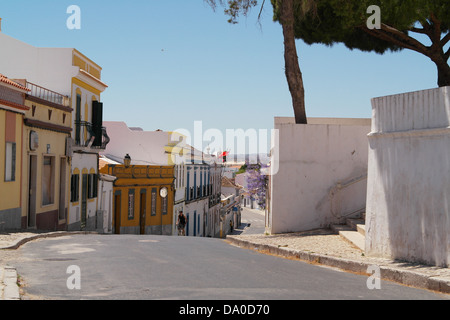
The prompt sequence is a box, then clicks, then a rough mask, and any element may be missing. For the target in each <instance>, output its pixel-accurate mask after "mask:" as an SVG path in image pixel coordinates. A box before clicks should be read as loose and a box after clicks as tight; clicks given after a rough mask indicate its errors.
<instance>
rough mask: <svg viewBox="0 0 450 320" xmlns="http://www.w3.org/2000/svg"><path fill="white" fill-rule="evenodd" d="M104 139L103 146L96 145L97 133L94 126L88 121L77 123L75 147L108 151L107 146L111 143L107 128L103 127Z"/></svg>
mask: <svg viewBox="0 0 450 320" xmlns="http://www.w3.org/2000/svg"><path fill="white" fill-rule="evenodd" d="M101 129H102V130H101V131H102V137H101V139H102V140H101V144H100V145H94V144H93V142H94V138H95V133H94V130H93V125H92V123H90V122H86V121H75V130H74V132H75V137H74V141H75V145H76V146H80V147H91V148H93V149H106V145H107V144H108V143H109V141H110V138H109V136H108V134H107V133H106V128H105V127H102V128H101Z"/></svg>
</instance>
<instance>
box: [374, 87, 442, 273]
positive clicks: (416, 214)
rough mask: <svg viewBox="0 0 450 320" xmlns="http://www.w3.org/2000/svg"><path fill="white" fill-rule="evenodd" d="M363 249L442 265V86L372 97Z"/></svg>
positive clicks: (389, 256)
mask: <svg viewBox="0 0 450 320" xmlns="http://www.w3.org/2000/svg"><path fill="white" fill-rule="evenodd" d="M372 106H373V127H372V132H371V133H370V135H369V146H370V148H369V176H368V193H367V214H366V251H367V254H368V255H371V256H382V257H387V258H394V259H402V260H407V261H413V262H425V263H429V264H435V265H440V266H448V264H449V262H450V237H449V231H450V179H449V173H450V128H449V124H450V87H444V88H440V89H432V90H424V91H418V92H411V93H405V94H399V95H394V96H387V97H381V98H376V99H373V100H372Z"/></svg>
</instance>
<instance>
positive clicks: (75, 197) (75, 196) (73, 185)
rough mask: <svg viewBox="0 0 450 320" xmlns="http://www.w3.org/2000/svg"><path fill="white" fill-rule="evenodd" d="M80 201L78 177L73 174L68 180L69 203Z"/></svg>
mask: <svg viewBox="0 0 450 320" xmlns="http://www.w3.org/2000/svg"><path fill="white" fill-rule="evenodd" d="M79 200H80V175H79V174H73V175H72V178H71V180H70V202H78V201H79Z"/></svg>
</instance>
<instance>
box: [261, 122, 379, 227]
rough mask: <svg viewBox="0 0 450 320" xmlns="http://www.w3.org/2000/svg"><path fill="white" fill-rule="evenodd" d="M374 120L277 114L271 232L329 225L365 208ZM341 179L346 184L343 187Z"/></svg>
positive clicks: (273, 156)
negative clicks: (303, 120) (299, 120)
mask: <svg viewBox="0 0 450 320" xmlns="http://www.w3.org/2000/svg"><path fill="white" fill-rule="evenodd" d="M370 122H371V121H370V119H326V118H311V119H309V122H308V124H307V125H303V124H295V123H294V120H293V119H292V118H275V129H277V130H279V131H278V134H279V142H278V143H277V144H276V145H275V146H273V150H272V151H273V153H272V159H271V163H272V168H277V169H278V171H277V172H276V173H275V174H274V175H273V176H272V177H271V179H270V181H271V182H270V183H271V186H270V190H271V202H270V206H271V208H270V210H269V212H270V216H269V217H268V219H267V221H268V222H269V225H268V226H267V227H268V228H267V229H268V230H267V231H268V232H270V233H285V232H298V231H305V230H311V229H316V228H322V227H327V226H329V225H330V224H333V223H340V222H343V218H342V217H343V216H345V215H348V214H351V213H358V212H360V211H361V209H363V208H364V207H365V201H366V182H367V181H366V179H365V177H366V174H367V153H368V152H367V151H368V142H367V134H368V133H369V132H370ZM339 183H342V184H346V183H348V187H345V188H343V189H341V190H340V189H339Z"/></svg>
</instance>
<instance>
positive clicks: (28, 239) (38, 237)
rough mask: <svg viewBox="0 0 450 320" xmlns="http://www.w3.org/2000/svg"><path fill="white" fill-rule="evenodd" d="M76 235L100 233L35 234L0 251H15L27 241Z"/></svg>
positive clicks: (60, 232)
mask: <svg viewBox="0 0 450 320" xmlns="http://www.w3.org/2000/svg"><path fill="white" fill-rule="evenodd" d="M77 234H100V233H98V232H95V231H56V232H49V233H42V234H36V235H34V236H30V237H26V238H23V239H20V240H17V242H16V243H14V244H12V245H10V246H7V247H0V250H17V249H18V248H19V247H20V246H22V245H23V244H25V243H27V242H29V241H33V240H36V239H42V238H56V237H63V236H70V235H77Z"/></svg>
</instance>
